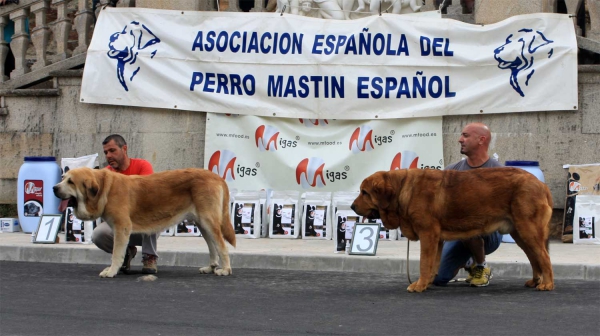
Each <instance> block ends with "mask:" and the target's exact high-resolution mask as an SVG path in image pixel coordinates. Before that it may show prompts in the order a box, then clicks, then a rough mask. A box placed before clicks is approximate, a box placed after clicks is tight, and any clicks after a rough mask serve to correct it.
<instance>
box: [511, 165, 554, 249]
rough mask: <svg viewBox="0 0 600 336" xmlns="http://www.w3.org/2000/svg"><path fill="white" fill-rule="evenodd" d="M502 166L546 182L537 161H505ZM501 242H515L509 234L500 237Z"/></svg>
mask: <svg viewBox="0 0 600 336" xmlns="http://www.w3.org/2000/svg"><path fill="white" fill-rule="evenodd" d="M504 165H505V166H506V167H515V168H521V169H523V170H526V171H528V172H530V173H531V174H533V175H534V176H535V177H537V179H538V180H540V181H542V182H544V183H546V180H545V179H544V173H543V172H542V170H541V169H540V163H539V162H538V161H506V162H505V163H504ZM502 242H504V243H514V242H515V240H514V239H513V237H511V236H510V235H509V234H505V235H503V236H502Z"/></svg>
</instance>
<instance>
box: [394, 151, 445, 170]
mask: <svg viewBox="0 0 600 336" xmlns="http://www.w3.org/2000/svg"><path fill="white" fill-rule="evenodd" d="M441 164H442V160H440V165H439V166H435V165H424V164H421V165H420V166H419V155H418V154H417V153H416V152H413V151H409V150H405V151H402V152H400V153H398V154H396V156H394V158H393V159H392V164H391V165H390V170H398V169H414V168H419V169H438V170H440V169H442V166H441Z"/></svg>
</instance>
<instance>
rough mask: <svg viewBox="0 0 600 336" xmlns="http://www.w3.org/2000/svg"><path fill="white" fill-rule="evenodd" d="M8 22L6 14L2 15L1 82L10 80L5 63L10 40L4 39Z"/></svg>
mask: <svg viewBox="0 0 600 336" xmlns="http://www.w3.org/2000/svg"><path fill="white" fill-rule="evenodd" d="M7 24H8V19H7V18H6V17H5V16H2V17H0V82H5V81H7V80H8V76H6V75H4V71H5V70H6V69H5V68H4V64H6V56H8V42H6V40H4V27H6V25H7Z"/></svg>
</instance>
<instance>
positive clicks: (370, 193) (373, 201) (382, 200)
mask: <svg viewBox="0 0 600 336" xmlns="http://www.w3.org/2000/svg"><path fill="white" fill-rule="evenodd" d="M399 171H400V170H396V171H395V172H399ZM389 174H390V172H384V171H379V172H376V173H374V174H372V175H371V176H369V177H367V178H366V179H364V180H363V181H362V183H361V184H360V194H359V195H358V197H357V198H356V199H355V200H354V202H353V203H352V206H351V208H352V210H354V212H356V214H357V215H360V216H364V217H366V218H368V219H377V218H381V214H380V212H382V211H386V210H388V208H390V206H391V204H392V203H393V202H395V201H396V198H397V191H396V189H394V185H393V184H392V181H391V179H390V176H389ZM398 187H399V186H398Z"/></svg>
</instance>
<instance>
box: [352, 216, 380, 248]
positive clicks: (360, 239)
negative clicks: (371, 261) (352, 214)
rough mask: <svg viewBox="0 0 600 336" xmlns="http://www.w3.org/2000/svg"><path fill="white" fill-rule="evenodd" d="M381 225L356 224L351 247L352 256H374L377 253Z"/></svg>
mask: <svg viewBox="0 0 600 336" xmlns="http://www.w3.org/2000/svg"><path fill="white" fill-rule="evenodd" d="M379 229H380V226H379V223H356V225H355V226H354V234H353V236H352V245H350V254H360V255H372V256H374V255H375V253H377V242H378V241H379Z"/></svg>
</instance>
